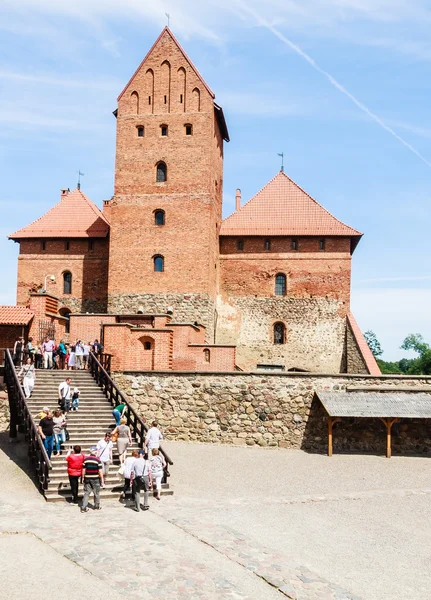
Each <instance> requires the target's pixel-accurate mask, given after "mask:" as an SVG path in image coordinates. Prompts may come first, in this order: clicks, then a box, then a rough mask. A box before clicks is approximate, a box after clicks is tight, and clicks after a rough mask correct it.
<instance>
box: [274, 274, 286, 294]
mask: <svg viewBox="0 0 431 600" xmlns="http://www.w3.org/2000/svg"><path fill="white" fill-rule="evenodd" d="M275 295H276V296H285V295H286V275H285V274H284V273H278V274H277V275H276V276H275Z"/></svg>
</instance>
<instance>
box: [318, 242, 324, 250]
mask: <svg viewBox="0 0 431 600" xmlns="http://www.w3.org/2000/svg"><path fill="white" fill-rule="evenodd" d="M319 248H320V250H324V249H325V240H320V241H319Z"/></svg>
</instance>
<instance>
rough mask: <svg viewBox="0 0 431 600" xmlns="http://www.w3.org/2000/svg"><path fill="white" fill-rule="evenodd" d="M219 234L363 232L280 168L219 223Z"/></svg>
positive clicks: (356, 235) (356, 237) (356, 234)
mask: <svg viewBox="0 0 431 600" xmlns="http://www.w3.org/2000/svg"><path fill="white" fill-rule="evenodd" d="M220 235H295V236H296V235H297V236H315V235H318V236H347V237H351V238H353V239H354V241H355V245H356V244H357V243H358V241H359V239H360V238H361V236H362V233H360V232H359V231H357V230H356V229H353V228H352V227H349V226H348V225H345V224H344V223H342V222H341V221H339V220H338V219H336V218H335V217H334V216H333V215H331V213H330V212H328V211H327V210H326V209H325V208H323V206H321V205H320V204H319V203H318V202H316V200H314V198H312V197H311V196H310V195H309V194H307V192H305V191H304V190H303V189H302V188H301V187H300V186H299V185H298V184H296V183H295V182H294V181H292V179H290V177H288V176H287V175H286V174H285V173H284V172H283V171H280V172H279V173H277V175H276V176H275V177H274V178H273V179H271V181H270V182H269V183H267V184H266V186H265V187H264V188H262V189H261V190H260V192H258V193H257V194H256V195H255V196H253V198H251V199H250V200H249V201H248V202H247V203H246V204H244V206H242V207H241V208H240V209H239V210H237V211H236V212H235V213H233V214H232V215H230V216H229V217H227V219H225V220H224V221H223V223H222V226H221V230H220Z"/></svg>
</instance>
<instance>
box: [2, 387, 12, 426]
mask: <svg viewBox="0 0 431 600" xmlns="http://www.w3.org/2000/svg"><path fill="white" fill-rule="evenodd" d="M9 417H10V415H9V401H8V397H7V392H6V391H2V386H1V385H0V432H2V431H6V430H7V429H9Z"/></svg>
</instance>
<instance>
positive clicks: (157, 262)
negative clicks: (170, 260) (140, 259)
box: [153, 254, 165, 273]
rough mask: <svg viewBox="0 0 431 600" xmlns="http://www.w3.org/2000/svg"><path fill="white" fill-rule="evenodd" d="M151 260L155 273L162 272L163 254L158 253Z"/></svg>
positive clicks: (163, 265)
mask: <svg viewBox="0 0 431 600" xmlns="http://www.w3.org/2000/svg"><path fill="white" fill-rule="evenodd" d="M153 260H154V271H155V273H163V271H164V270H165V259H164V258H163V256H160V254H158V255H157V256H154V258H153Z"/></svg>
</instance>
